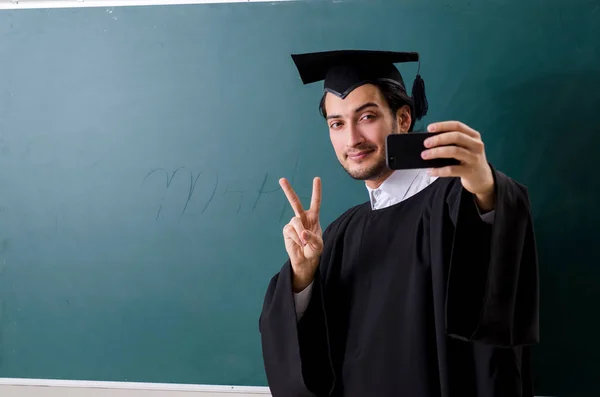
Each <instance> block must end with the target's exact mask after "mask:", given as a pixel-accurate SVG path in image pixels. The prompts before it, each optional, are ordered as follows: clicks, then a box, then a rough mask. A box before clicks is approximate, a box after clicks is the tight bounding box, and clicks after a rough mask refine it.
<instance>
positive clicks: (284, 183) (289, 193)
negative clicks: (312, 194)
mask: <svg viewBox="0 0 600 397" xmlns="http://www.w3.org/2000/svg"><path fill="white" fill-rule="evenodd" d="M279 185H280V186H281V188H282V189H283V192H284V193H285V197H287V199H288V201H289V202H290V205H291V206H292V209H293V210H294V213H295V214H296V216H298V217H302V215H303V214H304V208H302V203H301V202H300V199H299V198H298V195H297V194H296V192H295V191H294V189H292V185H290V183H289V182H288V180H287V179H285V178H281V179H280V180H279Z"/></svg>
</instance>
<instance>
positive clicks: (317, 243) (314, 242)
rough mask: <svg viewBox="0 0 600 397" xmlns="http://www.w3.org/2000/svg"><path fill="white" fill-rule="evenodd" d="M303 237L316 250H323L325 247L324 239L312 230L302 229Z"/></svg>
mask: <svg viewBox="0 0 600 397" xmlns="http://www.w3.org/2000/svg"><path fill="white" fill-rule="evenodd" d="M302 238H303V239H304V241H306V243H307V244H309V245H310V247H311V248H312V249H313V250H314V251H321V250H322V249H323V239H322V238H321V237H320V236H317V235H316V234H315V233H313V232H311V231H310V230H304V231H302Z"/></svg>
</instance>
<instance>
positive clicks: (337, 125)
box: [329, 121, 343, 130]
mask: <svg viewBox="0 0 600 397" xmlns="http://www.w3.org/2000/svg"><path fill="white" fill-rule="evenodd" d="M342 125H343V124H342V122H341V121H334V122H332V123H331V124H329V128H331V129H332V130H337V129H339V128H341V127H342Z"/></svg>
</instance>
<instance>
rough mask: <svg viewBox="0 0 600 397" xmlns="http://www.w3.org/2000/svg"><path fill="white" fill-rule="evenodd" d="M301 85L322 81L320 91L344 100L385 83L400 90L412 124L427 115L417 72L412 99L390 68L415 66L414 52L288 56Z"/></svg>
mask: <svg viewBox="0 0 600 397" xmlns="http://www.w3.org/2000/svg"><path fill="white" fill-rule="evenodd" d="M292 59H293V60H294V63H295V64H296V67H297V68H298V72H299V73H300V78H301V79H302V82H303V83H304V84H310V83H314V82H317V81H321V80H324V89H325V91H326V92H330V93H332V94H334V95H337V96H338V97H340V98H345V97H346V96H347V95H348V94H349V93H350V92H352V91H353V90H354V89H355V88H357V87H359V86H361V85H363V84H367V83H374V82H377V81H389V82H392V83H395V84H397V85H398V86H399V88H400V93H401V95H402V96H404V97H405V98H404V99H405V100H406V102H407V103H408V104H409V105H410V106H411V108H412V112H413V120H414V119H417V120H418V119H421V118H422V117H423V116H425V115H426V114H427V107H428V105H427V98H426V96H425V84H424V82H423V79H421V76H420V75H419V72H418V71H417V77H416V79H415V81H414V84H413V88H412V97H411V96H409V95H408V93H407V92H406V86H405V85H404V80H403V78H402V75H401V74H400V72H399V71H398V69H396V67H395V66H394V64H395V63H401V62H418V61H419V54H418V53H416V52H391V51H369V50H343V51H326V52H313V53H308V54H292Z"/></svg>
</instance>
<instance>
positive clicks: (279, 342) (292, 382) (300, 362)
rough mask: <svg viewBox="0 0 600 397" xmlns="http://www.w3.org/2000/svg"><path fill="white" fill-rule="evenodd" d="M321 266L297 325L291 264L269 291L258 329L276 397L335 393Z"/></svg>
mask: <svg viewBox="0 0 600 397" xmlns="http://www.w3.org/2000/svg"><path fill="white" fill-rule="evenodd" d="M326 233H327V232H326ZM325 236H326V234H324V240H325V239H326V237H325ZM321 261H323V259H321ZM322 265H323V263H321V264H320V266H319V268H318V269H317V272H316V274H315V279H314V281H313V286H312V291H311V296H310V300H309V302H308V306H307V308H306V310H305V311H304V313H303V314H302V317H301V318H300V319H299V320H297V316H296V308H295V305H294V297H293V291H292V267H291V263H290V262H289V260H288V262H286V263H285V264H284V266H283V267H282V268H281V270H280V272H279V273H278V274H276V275H275V276H274V277H273V278H272V279H271V282H270V283H269V286H268V287H267V292H266V295H265V299H264V304H263V310H262V312H261V315H260V319H259V330H260V333H261V342H262V352H263V362H264V366H265V372H266V375H267V381H268V384H269V387H270V389H271V393H272V395H273V397H280V396H285V397H318V396H327V395H329V392H330V390H331V389H332V388H333V384H334V375H333V370H332V366H331V360H330V348H329V342H328V333H327V321H326V317H325V309H324V301H323V294H322V281H321V271H320V270H321V267H322Z"/></svg>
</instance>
